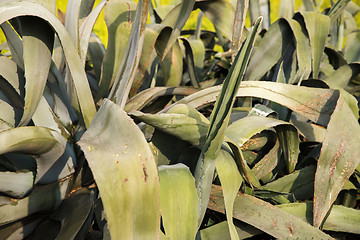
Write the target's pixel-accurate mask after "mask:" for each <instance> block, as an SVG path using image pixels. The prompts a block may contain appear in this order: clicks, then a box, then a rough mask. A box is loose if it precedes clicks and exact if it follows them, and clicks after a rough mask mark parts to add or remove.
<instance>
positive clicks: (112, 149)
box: [79, 100, 160, 239]
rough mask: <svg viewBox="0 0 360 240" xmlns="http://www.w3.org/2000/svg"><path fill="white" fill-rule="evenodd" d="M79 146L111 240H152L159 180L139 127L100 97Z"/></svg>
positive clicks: (155, 230) (157, 215)
mask: <svg viewBox="0 0 360 240" xmlns="http://www.w3.org/2000/svg"><path fill="white" fill-rule="evenodd" d="M115 139H116V140H115ZM114 140H115V141H114ZM79 145H80V147H81V149H82V150H83V151H84V153H85V157H86V159H87V160H88V163H89V166H90V168H91V170H92V173H93V174H94V178H95V179H96V183H97V186H98V188H99V190H100V194H101V198H102V201H103V204H104V209H105V212H106V216H107V220H108V226H109V230H110V234H111V238H112V239H128V238H134V239H137V238H142V239H144V238H146V239H156V238H157V237H158V235H159V229H160V212H159V204H160V203H159V194H160V193H159V192H160V189H159V182H158V181H159V180H158V175H157V169H156V165H155V160H154V157H153V155H152V152H151V150H150V148H149V145H148V144H147V142H146V140H145V138H144V136H143V134H142V132H141V131H140V130H139V128H138V127H137V126H136V125H135V124H134V123H133V121H132V120H131V119H130V118H129V117H128V116H127V115H126V113H125V112H124V111H123V110H122V109H121V108H120V107H119V106H118V105H116V104H114V103H112V102H111V101H109V100H104V101H103V103H102V105H101V107H100V109H99V111H98V113H97V114H96V116H95V119H94V121H93V123H92V125H91V126H90V128H89V129H88V130H87V131H86V132H85V133H84V135H83V136H82V138H81V139H80V141H79ZM105 162H106V164H105ZM109 176H111V181H109ZM124 192H126V194H124ZM119 216H121V217H119Z"/></svg>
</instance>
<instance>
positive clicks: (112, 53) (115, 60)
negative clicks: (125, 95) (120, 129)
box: [96, 1, 136, 101]
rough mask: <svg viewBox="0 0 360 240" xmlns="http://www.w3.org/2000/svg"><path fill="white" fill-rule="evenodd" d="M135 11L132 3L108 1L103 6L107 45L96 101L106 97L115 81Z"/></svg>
mask: <svg viewBox="0 0 360 240" xmlns="http://www.w3.org/2000/svg"><path fill="white" fill-rule="evenodd" d="M135 9H136V5H135V3H134V2H132V1H131V2H129V1H110V2H107V3H106V5H105V8H104V19H105V23H106V26H107V29H108V43H107V49H106V53H105V56H104V60H103V63H102V73H101V79H100V82H99V90H98V92H97V95H96V101H98V100H100V99H101V98H103V97H105V96H106V94H107V93H108V91H109V90H110V87H111V86H112V85H113V83H114V81H115V78H116V74H117V72H118V70H119V68H120V66H121V62H122V59H123V58H124V53H125V51H126V46H127V44H128V40H129V36H130V31H131V26H132V21H133V18H134V14H135V13H134V11H135Z"/></svg>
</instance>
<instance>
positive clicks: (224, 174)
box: [216, 150, 242, 240]
mask: <svg viewBox="0 0 360 240" xmlns="http://www.w3.org/2000/svg"><path fill="white" fill-rule="evenodd" d="M216 171H217V173H218V174H219V178H220V182H221V186H222V189H223V195H224V202H225V209H226V218H227V222H228V226H229V231H230V236H231V239H232V240H234V239H239V236H238V234H237V232H236V228H235V225H234V223H233V205H234V201H235V197H236V195H237V193H238V192H239V189H240V186H241V184H242V177H241V176H240V173H239V170H238V168H237V165H236V163H235V161H234V159H233V157H232V156H231V155H230V153H228V152H226V151H224V150H220V153H219V155H218V157H217V159H216Z"/></svg>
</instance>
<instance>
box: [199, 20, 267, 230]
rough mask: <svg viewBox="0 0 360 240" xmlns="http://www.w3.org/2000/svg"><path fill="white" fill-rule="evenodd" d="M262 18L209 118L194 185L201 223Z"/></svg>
mask: <svg viewBox="0 0 360 240" xmlns="http://www.w3.org/2000/svg"><path fill="white" fill-rule="evenodd" d="M261 21H262V18H261V17H260V18H259V19H258V20H257V21H256V22H255V24H254V27H253V29H252V32H251V33H250V35H249V36H248V38H247V40H246V41H245V43H244V45H243V46H242V48H241V49H240V51H239V53H238V54H237V56H236V58H235V61H234V64H233V65H232V66H231V68H230V70H229V74H228V75H227V77H226V78H225V80H224V84H223V86H222V89H221V92H220V94H219V96H218V99H217V101H216V103H215V106H214V110H213V112H212V113H211V116H210V125H209V129H208V133H207V137H206V141H205V144H204V146H203V148H202V150H201V154H200V157H199V160H198V163H197V165H196V169H195V184H196V188H197V191H198V197H199V207H198V209H199V221H198V224H199V225H200V223H201V222H202V220H203V217H204V214H205V210H206V206H207V204H208V201H209V196H210V190H211V183H212V178H213V175H214V170H215V163H216V158H217V155H218V154H219V150H220V148H221V145H222V142H223V139H224V135H225V130H226V127H227V124H228V122H229V119H230V114H231V109H232V105H233V103H234V101H235V96H236V93H237V91H238V88H239V85H240V82H241V81H242V80H243V78H244V74H245V70H246V67H247V64H248V61H249V58H250V54H251V51H252V48H253V44H254V41H255V36H256V34H257V31H258V29H259V26H260V24H261Z"/></svg>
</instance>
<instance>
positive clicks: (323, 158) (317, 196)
mask: <svg viewBox="0 0 360 240" xmlns="http://www.w3.org/2000/svg"><path fill="white" fill-rule="evenodd" d="M343 116H347V121H343ZM339 124H341V128H340V129H339V127H338V126H339ZM359 134H360V127H359V124H358V122H357V119H356V118H355V117H354V115H353V114H352V112H351V109H350V108H349V106H348V105H347V104H346V103H345V102H344V100H343V98H342V97H340V98H339V99H338V101H337V104H336V108H335V110H334V113H333V114H332V116H331V119H330V122H329V125H328V127H327V133H326V135H325V138H324V141H323V143H322V148H321V153H320V157H319V160H318V165H317V170H316V176H315V185H314V226H316V227H319V226H320V225H321V224H322V222H323V221H324V218H325V216H326V213H327V212H328V211H329V209H330V207H331V205H332V204H333V203H334V201H335V200H336V197H337V195H338V194H339V192H340V191H341V189H342V188H343V186H344V184H345V182H346V181H348V179H349V177H350V175H351V174H352V173H353V172H354V170H355V168H356V167H357V166H358V165H359V163H360V162H359V161H360V160H359V158H358V157H357V156H359V154H360V152H359V151H360V149H359V148H358V146H357V143H358V141H359V140H360V139H358V138H359Z"/></svg>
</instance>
